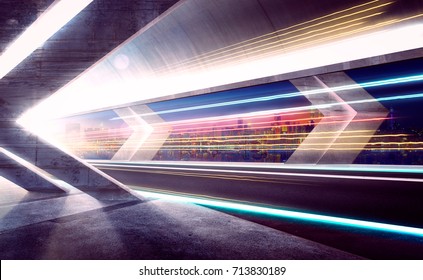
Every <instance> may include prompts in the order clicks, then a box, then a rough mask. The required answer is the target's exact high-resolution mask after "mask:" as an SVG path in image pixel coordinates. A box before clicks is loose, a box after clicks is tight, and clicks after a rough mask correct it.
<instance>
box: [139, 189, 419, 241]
mask: <svg viewBox="0 0 423 280" xmlns="http://www.w3.org/2000/svg"><path fill="white" fill-rule="evenodd" d="M135 191H136V192H137V193H139V194H140V195H142V196H144V197H150V198H157V199H164V200H169V201H174V202H179V203H194V204H199V205H203V206H212V207H218V208H223V209H227V210H236V211H245V212H249V213H259V214H265V215H271V216H276V217H279V218H289V219H299V220H305V221H311V222H317V223H328V224H333V225H338V226H347V227H355V228H363V229H367V230H378V231H388V232H393V233H399V234H410V235H417V236H423V229H422V228H416V227H408V226H402V225H393V224H386V223H378V222H371V221H365V220H358V219H350V218H342V217H336V216H328V215H318V214H312V213H306V212H298V211H291V210H284V209H276V208H269V207H262V206H255V205H248V204H241V203H234V202H229V201H221V200H212V199H204V198H196V197H192V196H190V197H187V196H178V195H170V194H163V193H158V192H147V191H140V190H135Z"/></svg>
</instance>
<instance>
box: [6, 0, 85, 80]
mask: <svg viewBox="0 0 423 280" xmlns="http://www.w3.org/2000/svg"><path fill="white" fill-rule="evenodd" d="M92 1H93V0H58V1H55V2H54V3H53V4H52V5H51V6H50V7H49V8H48V9H47V11H46V12H44V13H43V14H42V15H41V16H40V17H39V18H38V19H37V20H36V21H35V22H34V23H33V24H32V25H31V26H29V27H28V28H27V29H26V30H25V31H24V33H23V34H22V35H21V36H19V37H18V39H16V41H14V42H13V43H12V44H11V45H10V46H9V47H8V48H7V49H6V51H4V52H3V54H2V55H1V56H0V79H2V78H3V77H4V76H6V75H7V73H9V72H10V71H11V70H12V69H13V68H15V67H16V66H17V65H18V64H19V63H21V62H22V61H23V60H24V59H25V58H26V57H27V56H29V55H30V54H31V53H32V52H33V51H35V50H36V49H37V48H39V47H40V46H42V45H43V44H44V42H45V41H47V40H48V39H49V38H50V37H51V36H53V34H55V33H56V32H57V31H59V30H60V29H61V28H62V27H63V26H64V25H65V24H66V23H68V22H69V21H70V20H71V19H72V18H74V17H75V16H76V15H77V14H78V13H79V12H80V11H82V10H83V9H84V8H85V7H86V6H88V4H90V3H91V2H92Z"/></svg>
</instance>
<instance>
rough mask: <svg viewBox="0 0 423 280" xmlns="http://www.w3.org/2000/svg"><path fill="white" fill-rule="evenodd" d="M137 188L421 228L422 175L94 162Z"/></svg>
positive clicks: (422, 220) (422, 224) (388, 171)
mask: <svg viewBox="0 0 423 280" xmlns="http://www.w3.org/2000/svg"><path fill="white" fill-rule="evenodd" d="M94 164H95V165H96V166H97V167H98V168H100V169H101V170H102V171H104V172H105V173H107V174H109V175H111V176H112V177H114V178H116V179H117V180H119V181H121V182H122V183H124V184H126V185H128V186H130V187H132V188H135V189H141V190H147V191H148V190H149V191H160V192H166V193H168V192H171V193H175V192H176V193H179V194H189V195H197V196H201V197H207V198H210V197H211V198H214V199H225V200H231V201H238V202H243V203H248V204H254V205H260V206H262V205H264V206H269V207H273V208H282V209H287V210H295V211H302V212H308V213H315V214H323V215H330V216H337V217H345V218H353V219H362V220H369V221H375V222H382V223H390V224H398V225H405V226H412V227H423V179H422V178H421V177H423V176H422V175H423V174H421V173H419V172H413V170H411V172H409V173H407V172H404V171H401V172H399V173H397V172H393V171H391V170H387V171H384V170H382V172H374V171H366V169H365V168H364V169H362V170H358V171H351V170H324V169H322V170H314V169H302V168H295V167H293V168H282V169H277V168H263V167H261V168H257V167H254V166H247V167H239V166H236V165H225V164H224V163H222V164H221V165H214V166H207V165H195V164H193V165H189V164H184V165H183V166H181V165H175V164H166V163H163V164H157V163H155V164H148V163H143V164H134V163H118V162H115V163H113V162H101V163H94Z"/></svg>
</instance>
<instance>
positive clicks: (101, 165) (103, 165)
mask: <svg viewBox="0 0 423 280" xmlns="http://www.w3.org/2000/svg"><path fill="white" fill-rule="evenodd" d="M107 162H108V161H106V163H103V162H99V163H95V166H97V167H98V168H102V169H106V168H108V169H112V168H120V170H123V169H125V168H127V169H128V171H129V169H130V168H132V171H134V170H137V169H161V170H179V171H184V172H186V171H194V172H212V173H228V174H247V175H265V176H276V177H284V176H286V177H298V178H301V177H303V178H326V179H346V180H369V181H392V182H414V183H423V179H419V178H401V177H382V176H363V175H339V174H309V173H298V172H280V171H278V172H271V171H257V170H254V171H250V170H230V169H221V168H222V163H220V165H219V166H216V167H218V168H192V167H168V166H159V167H157V166H146V165H142V166H141V165H136V164H137V163H134V164H125V163H122V162H119V163H116V164H109V163H107ZM180 165H182V164H176V166H180ZM193 165H195V164H193ZM199 166H201V165H199ZM210 166H211V165H206V167H210ZM231 166H233V167H236V165H228V167H231ZM287 166H288V165H287ZM287 166H285V168H288V167H287ZM244 167H245V165H244ZM290 167H291V168H294V169H295V168H297V167H296V165H290ZM122 168H123V169H122ZM299 169H301V167H300V168H299ZM314 169H316V170H336V169H330V168H326V169H325V168H323V169H322V168H313V169H312V168H310V170H314ZM116 170H118V169H116ZM357 170H358V169H355V168H352V169H351V170H350V171H357ZM361 171H366V170H361ZM134 172H136V171H134ZM416 173H423V170H420V172H416Z"/></svg>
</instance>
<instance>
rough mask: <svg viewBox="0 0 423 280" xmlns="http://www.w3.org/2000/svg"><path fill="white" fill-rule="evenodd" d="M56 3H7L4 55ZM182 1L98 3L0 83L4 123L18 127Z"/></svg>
mask: <svg viewBox="0 0 423 280" xmlns="http://www.w3.org/2000/svg"><path fill="white" fill-rule="evenodd" d="M53 2H54V1H53V0H2V1H1V2H0V52H3V51H4V50H5V48H6V47H7V46H8V45H9V44H10V43H11V42H13V41H14V39H16V38H17V36H19V34H20V33H22V32H23V31H24V30H25V29H26V28H27V27H28V26H29V25H30V24H31V23H32V22H34V21H35V19H36V18H37V17H38V16H39V15H40V14H42V13H43V11H45V10H46V9H47V8H48V7H49V5H50V4H52V3H53ZM176 2H178V1H177V0H154V1H153V0H120V1H114V0H96V1H93V2H92V3H91V4H90V5H89V6H88V7H87V8H86V9H84V10H83V11H82V12H81V13H79V14H78V15H77V16H76V17H75V18H74V19H73V20H72V21H71V22H69V23H68V24H67V25H66V26H65V27H64V28H62V29H61V30H60V31H59V32H57V33H56V34H55V35H54V36H53V37H51V38H50V39H49V40H48V41H47V42H46V43H45V44H44V45H43V46H42V47H41V48H39V49H38V50H36V51H35V52H34V53H33V54H32V55H31V56H29V57H28V58H27V59H25V60H24V61H23V62H22V63H21V64H20V65H18V66H17V67H16V68H15V69H14V70H12V71H11V72H10V73H9V74H8V75H6V76H5V77H4V78H3V79H1V80H0V119H1V120H2V121H14V120H15V119H16V118H17V117H18V116H19V115H21V114H22V113H23V112H24V111H25V110H27V109H29V108H30V107H32V106H33V105H34V104H36V103H38V102H39V101H40V100H42V99H44V98H46V97H47V96H49V95H50V94H52V93H54V92H55V91H57V90H58V89H59V88H61V87H62V86H63V85H65V84H66V83H68V82H69V81H71V80H72V79H74V78H75V77H76V76H78V75H79V74H81V73H82V72H83V71H84V70H85V69H87V68H88V67H90V66H91V65H93V64H94V63H95V62H96V61H98V60H99V59H100V58H102V57H103V56H105V55H106V54H107V53H109V52H110V51H111V50H113V49H114V48H115V47H117V46H118V45H119V44H121V43H122V42H123V41H125V40H126V39H128V38H129V37H130V36H131V35H133V34H134V33H136V32H137V31H138V30H140V29H141V28H142V27H144V26H145V25H146V24H148V23H149V22H151V21H152V20H153V19H155V18H156V17H157V16H159V15H160V14H162V13H163V12H164V11H166V10H167V9H169V8H170V7H171V6H172V5H173V4H175V3H176Z"/></svg>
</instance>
